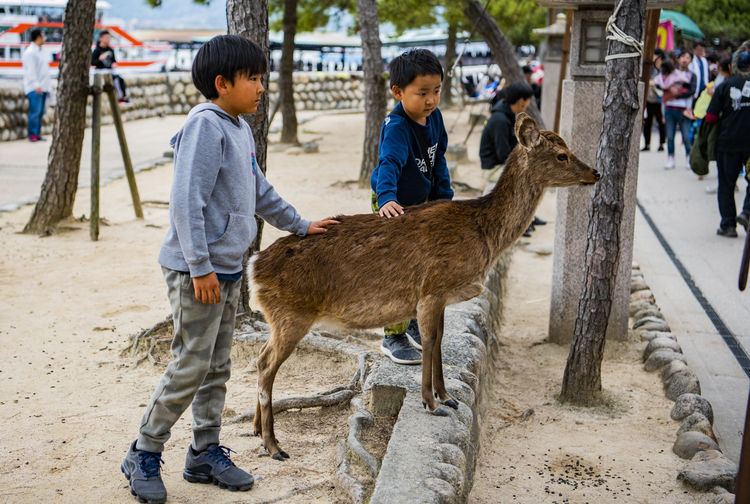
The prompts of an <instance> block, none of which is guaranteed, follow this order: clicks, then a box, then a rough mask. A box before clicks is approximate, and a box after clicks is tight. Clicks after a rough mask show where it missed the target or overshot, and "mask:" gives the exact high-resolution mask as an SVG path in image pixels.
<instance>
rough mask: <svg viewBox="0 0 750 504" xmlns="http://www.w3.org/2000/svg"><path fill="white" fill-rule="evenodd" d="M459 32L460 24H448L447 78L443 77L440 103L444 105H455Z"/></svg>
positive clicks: (445, 63) (445, 62)
mask: <svg viewBox="0 0 750 504" xmlns="http://www.w3.org/2000/svg"><path fill="white" fill-rule="evenodd" d="M457 32H458V25H456V24H455V23H452V24H450V25H448V40H447V41H446V42H445V61H444V64H443V68H444V70H445V78H444V79H443V89H442V91H441V93H440V104H441V105H442V106H443V107H444V108H447V107H450V106H451V105H453V86H452V85H451V84H452V83H453V73H452V72H451V69H452V68H453V63H454V62H455V61H456V34H457ZM449 74H450V75H449Z"/></svg>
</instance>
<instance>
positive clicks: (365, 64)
mask: <svg viewBox="0 0 750 504" xmlns="http://www.w3.org/2000/svg"><path fill="white" fill-rule="evenodd" d="M357 19H358V21H359V35H360V38H361V39H362V69H363V70H364V74H365V77H364V84H365V141H364V145H363V147H362V166H361V167H360V169H359V185H360V186H361V187H368V186H369V184H370V175H371V174H372V170H373V169H375V166H377V164H378V140H379V138H380V127H381V126H382V124H383V119H385V112H386V110H385V109H386V106H387V103H386V91H385V79H384V78H383V70H384V68H383V57H382V56H381V54H380V29H379V26H378V4H377V1H376V0H357Z"/></svg>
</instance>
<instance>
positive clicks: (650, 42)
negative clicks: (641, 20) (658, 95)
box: [641, 9, 661, 110]
mask: <svg viewBox="0 0 750 504" xmlns="http://www.w3.org/2000/svg"><path fill="white" fill-rule="evenodd" d="M660 15H661V9H649V10H647V11H646V37H645V40H644V44H643V67H642V69H641V81H642V82H643V84H644V89H643V110H646V99H647V98H648V86H649V85H650V81H651V67H652V66H653V61H654V49H656V35H657V32H658V30H659V16H660Z"/></svg>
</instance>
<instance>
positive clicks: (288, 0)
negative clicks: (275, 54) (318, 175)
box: [279, 0, 298, 143]
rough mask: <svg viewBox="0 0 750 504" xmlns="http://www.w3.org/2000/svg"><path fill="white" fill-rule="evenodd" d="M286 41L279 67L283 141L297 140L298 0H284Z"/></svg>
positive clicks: (292, 141) (293, 141)
mask: <svg viewBox="0 0 750 504" xmlns="http://www.w3.org/2000/svg"><path fill="white" fill-rule="evenodd" d="M282 25H283V28H284V41H283V42H282V44H281V65H280V68H279V103H280V104H281V120H282V121H283V123H282V125H281V143H298V142H297V112H296V111H295V109H294V81H293V78H294V35H295V33H296V32H297V0H284V19H283V21H282Z"/></svg>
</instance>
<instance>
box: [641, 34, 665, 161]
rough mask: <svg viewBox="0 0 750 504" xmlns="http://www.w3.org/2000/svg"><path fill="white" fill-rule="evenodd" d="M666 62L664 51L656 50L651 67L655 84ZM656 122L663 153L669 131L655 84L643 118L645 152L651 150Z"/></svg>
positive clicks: (647, 97)
mask: <svg viewBox="0 0 750 504" xmlns="http://www.w3.org/2000/svg"><path fill="white" fill-rule="evenodd" d="M663 61H664V51H662V50H661V49H659V48H656V50H654V58H653V65H652V66H651V82H652V83H653V81H654V79H655V78H656V76H657V75H659V71H660V68H661V64H662V62H663ZM654 120H656V124H657V125H658V127H659V149H658V151H659V152H661V151H663V150H664V143H665V142H666V141H667V130H666V127H665V125H664V114H662V112H661V91H660V90H659V89H658V88H657V87H656V86H654V85H653V84H652V85H651V86H649V87H648V95H646V113H645V115H644V117H643V140H644V141H645V142H646V145H644V146H643V149H641V150H643V151H648V150H650V149H651V130H652V127H653V122H654Z"/></svg>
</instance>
